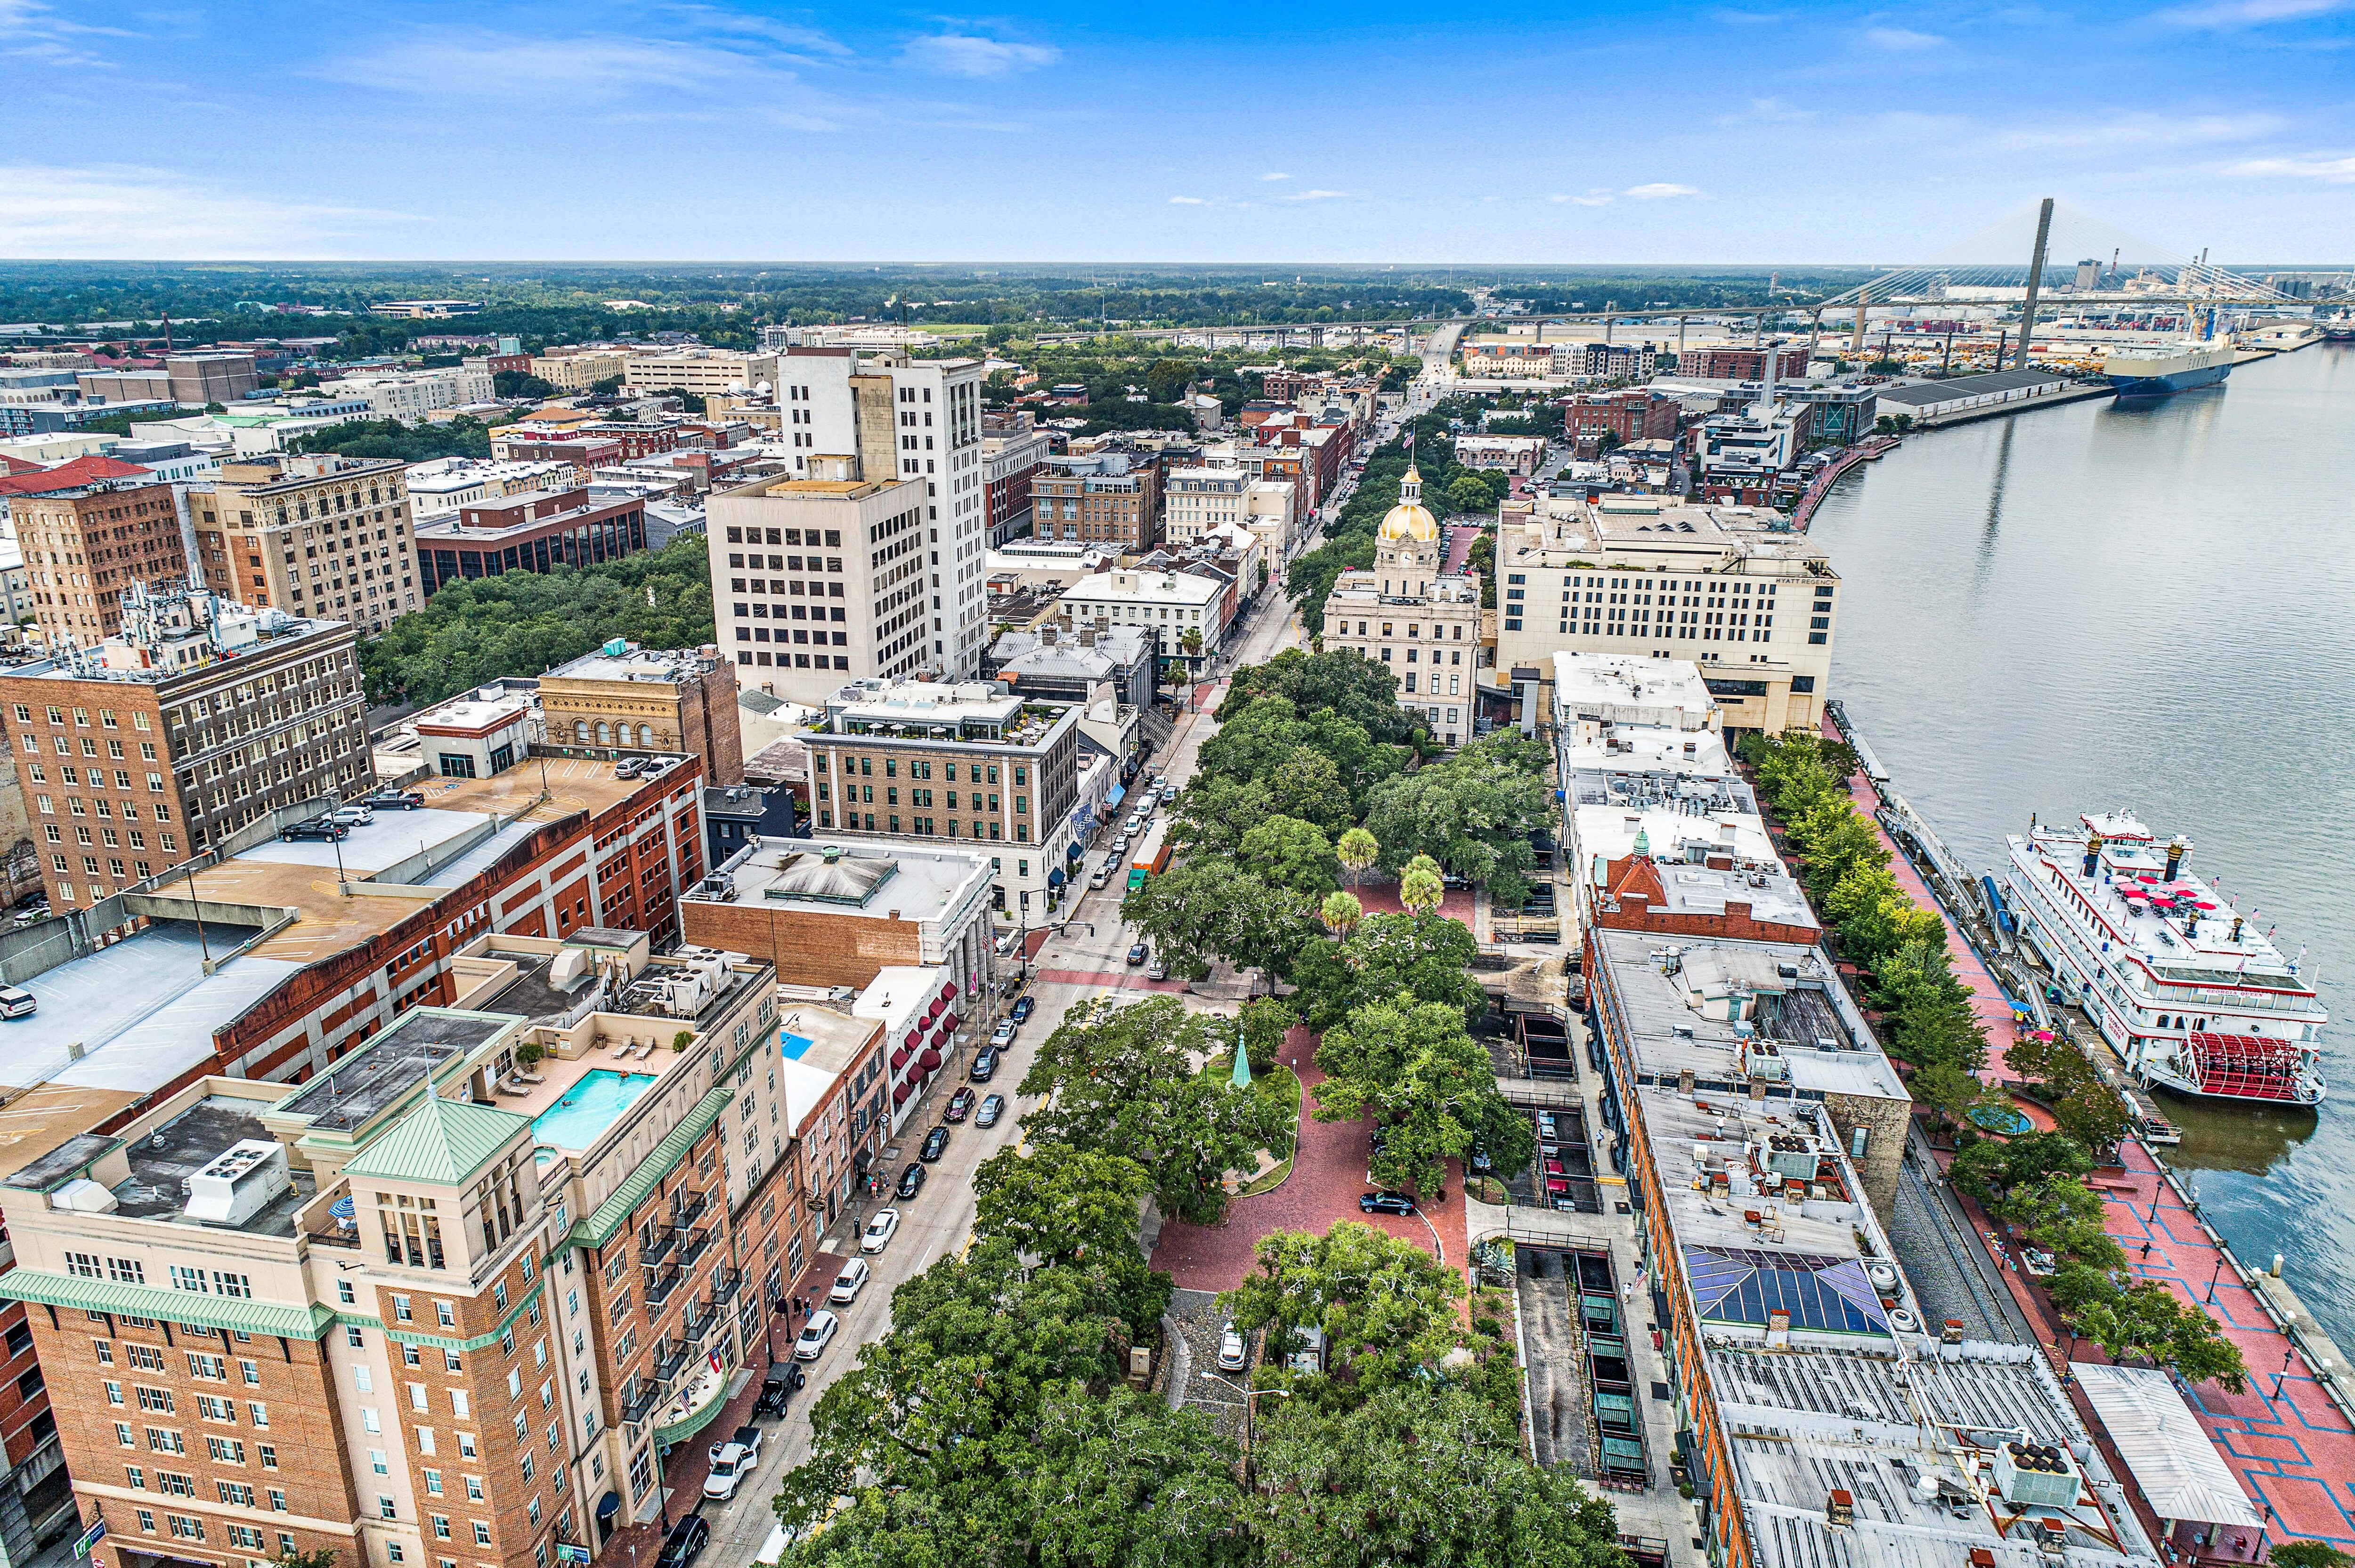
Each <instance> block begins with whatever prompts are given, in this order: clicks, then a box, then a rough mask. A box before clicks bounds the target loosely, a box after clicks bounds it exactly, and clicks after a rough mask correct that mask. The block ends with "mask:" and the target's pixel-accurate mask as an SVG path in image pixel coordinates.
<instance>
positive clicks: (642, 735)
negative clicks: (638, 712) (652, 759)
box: [638, 724, 655, 746]
mask: <svg viewBox="0 0 2355 1568" xmlns="http://www.w3.org/2000/svg"><path fill="white" fill-rule="evenodd" d="M654 743H655V726H652V725H650V724H642V725H640V726H638V744H639V745H640V746H652V745H653V744H654Z"/></svg>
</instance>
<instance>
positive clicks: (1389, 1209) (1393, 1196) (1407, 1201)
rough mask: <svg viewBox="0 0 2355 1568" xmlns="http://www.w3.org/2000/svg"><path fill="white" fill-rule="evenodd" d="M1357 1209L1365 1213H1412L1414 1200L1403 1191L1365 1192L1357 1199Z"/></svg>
mask: <svg viewBox="0 0 2355 1568" xmlns="http://www.w3.org/2000/svg"><path fill="white" fill-rule="evenodd" d="M1358 1211H1359V1213H1367V1214H1412V1213H1414V1200H1413V1199H1412V1198H1410V1197H1408V1196H1407V1195H1406V1194H1405V1193H1404V1192H1366V1193H1362V1194H1360V1195H1359V1199H1358Z"/></svg>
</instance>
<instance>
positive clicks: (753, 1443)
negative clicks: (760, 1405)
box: [711, 1426, 762, 1465]
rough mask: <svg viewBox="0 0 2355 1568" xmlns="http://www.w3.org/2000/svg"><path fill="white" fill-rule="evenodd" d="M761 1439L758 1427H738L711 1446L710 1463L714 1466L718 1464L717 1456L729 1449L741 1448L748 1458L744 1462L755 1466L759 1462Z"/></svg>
mask: <svg viewBox="0 0 2355 1568" xmlns="http://www.w3.org/2000/svg"><path fill="white" fill-rule="evenodd" d="M761 1437H762V1432H761V1429H760V1428H759V1427H757V1426H739V1427H738V1428H736V1430H735V1431H734V1432H732V1433H730V1434H729V1436H725V1437H723V1438H721V1439H720V1440H719V1442H717V1443H714V1444H713V1445H712V1446H711V1462H712V1463H713V1464H715V1465H716V1464H718V1463H719V1456H720V1455H721V1454H723V1453H725V1452H727V1451H728V1450H729V1449H730V1448H741V1449H743V1450H744V1451H745V1453H746V1455H747V1456H749V1457H748V1459H747V1461H746V1462H747V1463H749V1464H756V1465H757V1464H759V1463H760V1462H761Z"/></svg>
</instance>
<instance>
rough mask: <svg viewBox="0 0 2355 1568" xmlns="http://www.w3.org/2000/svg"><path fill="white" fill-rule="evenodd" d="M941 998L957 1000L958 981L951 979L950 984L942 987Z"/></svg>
mask: <svg viewBox="0 0 2355 1568" xmlns="http://www.w3.org/2000/svg"><path fill="white" fill-rule="evenodd" d="M941 1000H942V1001H955V1000H956V981H954V980H951V981H949V983H948V984H946V985H944V986H943V987H941Z"/></svg>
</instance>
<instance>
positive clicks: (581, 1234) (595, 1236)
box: [0, 1088, 736, 1278]
mask: <svg viewBox="0 0 2355 1568" xmlns="http://www.w3.org/2000/svg"><path fill="white" fill-rule="evenodd" d="M735 1097H736V1091H735V1090H733V1089H728V1088H719V1089H714V1090H712V1091H711V1092H710V1093H709V1094H708V1095H706V1096H704V1097H702V1098H701V1099H699V1100H698V1101H696V1102H695V1108H694V1109H693V1110H691V1111H689V1112H687V1115H686V1116H684V1117H682V1118H680V1119H679V1124H678V1125H677V1127H675V1128H671V1129H670V1132H669V1134H668V1135H667V1136H666V1137H665V1138H664V1139H663V1140H662V1141H661V1142H660V1143H658V1144H656V1145H655V1151H654V1152H653V1153H652V1154H650V1155H648V1156H647V1157H646V1160H645V1163H644V1164H642V1165H640V1166H639V1167H638V1168H637V1169H636V1170H635V1171H631V1172H630V1174H629V1176H628V1178H627V1179H626V1180H624V1181H623V1183H622V1184H621V1185H620V1186H618V1187H616V1188H614V1189H613V1196H611V1197H609V1198H607V1199H606V1200H605V1201H604V1202H602V1203H600V1204H598V1205H597V1212H596V1213H593V1214H591V1215H590V1216H589V1217H588V1218H587V1219H585V1220H576V1221H575V1222H573V1225H572V1234H571V1236H570V1238H569V1239H570V1241H571V1242H572V1244H573V1245H576V1246H603V1245H605V1244H606V1243H607V1242H608V1241H610V1240H612V1239H613V1233H614V1232H615V1231H618V1230H620V1229H621V1228H622V1227H623V1225H624V1224H628V1223H629V1218H630V1211H631V1210H632V1209H634V1208H636V1207H637V1206H638V1205H639V1204H640V1203H643V1202H645V1201H646V1196H647V1194H649V1193H651V1192H653V1191H654V1190H655V1188H657V1187H659V1186H661V1185H662V1179H663V1178H664V1177H666V1176H667V1175H669V1174H670V1173H671V1171H673V1170H674V1169H676V1168H677V1165H678V1162H679V1161H680V1160H684V1159H686V1158H687V1150H690V1149H692V1148H694V1147H695V1140H696V1139H698V1138H701V1137H702V1136H703V1135H704V1134H705V1133H707V1132H709V1131H710V1130H711V1124H712V1123H713V1122H715V1121H718V1120H719V1113H720V1112H721V1111H723V1110H725V1109H727V1108H728V1102H729V1101H730V1100H732V1099H734V1098H735ZM0 1278H5V1276H0Z"/></svg>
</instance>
